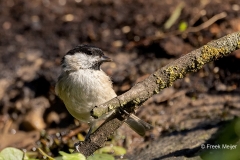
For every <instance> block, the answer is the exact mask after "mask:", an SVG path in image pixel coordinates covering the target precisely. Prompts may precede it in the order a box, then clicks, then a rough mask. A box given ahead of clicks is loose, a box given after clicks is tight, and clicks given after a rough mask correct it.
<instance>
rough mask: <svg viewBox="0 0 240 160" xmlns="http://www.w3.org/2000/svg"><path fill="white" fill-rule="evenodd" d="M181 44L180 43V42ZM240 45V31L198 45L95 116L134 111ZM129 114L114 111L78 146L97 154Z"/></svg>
mask: <svg viewBox="0 0 240 160" xmlns="http://www.w3.org/2000/svg"><path fill="white" fill-rule="evenodd" d="M176 47H177V46H176ZM239 48H240V32H236V33H232V34H229V35H227V36H224V37H222V38H220V39H218V40H215V41H211V42H209V43H207V44H206V45H204V46H202V47H201V48H199V49H196V50H194V51H192V52H190V53H188V54H186V55H185V56H182V57H180V58H179V59H177V60H175V61H174V62H172V63H170V64H168V65H166V66H165V67H163V68H161V69H159V70H157V71H156V72H155V73H153V74H151V75H150V76H149V77H148V78H146V79H145V80H144V81H142V82H139V83H137V84H135V85H134V86H133V87H132V88H131V90H129V91H127V92H125V93H124V94H122V95H120V96H118V97H116V98H113V99H112V100H110V101H108V102H106V103H104V104H102V105H99V106H97V107H95V108H94V109H93V110H92V113H91V114H92V116H93V117H95V118H98V117H100V116H101V115H103V114H105V113H108V112H110V111H112V110H116V109H119V107H121V108H122V109H124V110H126V111H127V112H132V111H133V110H134V109H135V107H137V106H139V105H141V104H142V103H143V102H145V101H146V100H147V99H149V98H150V97H151V96H153V95H154V94H157V93H159V92H160V91H161V90H163V89H164V88H167V87H169V86H172V84H173V82H174V81H176V80H177V79H180V78H183V77H184V76H185V75H186V74H187V73H189V72H196V71H198V70H199V69H201V68H202V67H203V65H204V64H206V63H208V62H211V61H214V60H217V59H219V58H222V57H223V56H227V55H228V54H230V53H231V52H233V51H235V50H237V49H239ZM125 118H126V117H123V116H122V113H120V112H115V114H113V115H111V116H110V117H109V118H108V119H107V120H106V121H105V122H104V123H103V124H102V125H101V126H100V127H99V128H98V129H97V130H96V131H95V132H94V133H92V134H91V135H90V137H89V139H88V140H87V141H84V142H80V143H79V144H78V146H76V149H77V150H78V151H79V152H81V153H83V154H84V155H85V156H89V155H91V154H93V152H94V151H95V150H97V149H99V148H100V147H101V146H102V145H103V143H104V142H105V141H106V140H107V138H108V137H109V136H110V135H111V134H113V132H114V131H115V130H116V129H117V128H119V127H120V126H121V125H122V124H123V122H124V120H125Z"/></svg>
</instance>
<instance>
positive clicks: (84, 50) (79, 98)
mask: <svg viewBox="0 0 240 160" xmlns="http://www.w3.org/2000/svg"><path fill="white" fill-rule="evenodd" d="M111 61H112V60H111V59H110V58H108V57H107V56H105V55H104V54H103V51H102V50H101V49H99V48H97V47H94V46H91V45H78V46H77V47H75V48H74V49H72V50H70V51H68V52H67V54H66V55H65V56H64V57H63V59H62V61H61V67H62V71H61V74H60V76H59V77H58V81H57V83H56V87H55V92H56V95H57V96H59V97H60V98H61V99H62V101H63V102H64V104H65V106H66V108H67V110H68V111H69V113H70V114H71V115H72V116H73V117H75V118H76V119H78V120H79V121H82V122H87V123H90V130H89V133H88V134H90V133H91V129H92V126H93V125H94V123H95V122H96V121H97V120H98V119H94V118H92V117H91V116H90V111H91V110H92V109H93V108H94V107H95V106H98V105H100V104H103V103H105V102H107V101H109V100H111V99H112V98H114V97H116V96H117V95H116V93H115V91H114V90H113V88H112V81H111V79H110V77H109V76H107V75H106V73H105V72H104V71H102V70H101V65H102V64H103V63H104V62H111ZM108 115H110V114H108ZM106 117H107V115H105V116H103V118H106ZM125 122H126V123H127V124H128V125H129V126H130V127H131V128H132V129H133V130H134V131H136V132H137V133H138V134H139V135H141V136H144V135H145V132H146V131H147V130H150V129H152V126H151V125H150V124H148V123H146V122H144V121H143V120H141V119H139V118H138V117H136V116H135V115H134V114H130V116H129V118H128V119H127V120H126V121H125Z"/></svg>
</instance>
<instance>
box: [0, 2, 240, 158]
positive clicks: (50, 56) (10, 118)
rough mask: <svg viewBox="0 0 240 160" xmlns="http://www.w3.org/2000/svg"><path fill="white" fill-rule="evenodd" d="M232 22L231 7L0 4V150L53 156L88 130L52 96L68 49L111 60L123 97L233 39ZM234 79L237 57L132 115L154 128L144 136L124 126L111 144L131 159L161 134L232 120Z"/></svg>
mask: <svg viewBox="0 0 240 160" xmlns="http://www.w3.org/2000/svg"><path fill="white" fill-rule="evenodd" d="M239 17H240V2H239V1H238V0H225V1H220V0H211V1H210V0H186V1H178V0H161V1H160V0H148V1H145V0H114V1H112V0H34V1H24V0H7V1H3V0H2V1H0V27H1V29H0V37H1V38H0V69H1V70H0V134H1V136H0V150H1V149H3V148H5V147H8V146H12V147H17V148H20V149H26V150H27V151H31V150H34V148H35V149H36V146H38V147H42V148H43V150H44V151H46V152H47V153H48V154H49V155H53V156H55V155H57V153H58V151H59V150H67V149H68V147H73V144H74V142H76V141H77V140H82V139H83V138H82V137H84V136H85V134H86V132H87V130H88V126H87V124H83V123H79V122H78V121H76V120H74V118H73V117H72V116H71V115H70V114H69V113H68V112H67V110H66V109H65V106H64V104H63V103H62V102H61V100H59V98H58V97H56V96H55V93H54V85H55V82H56V80H57V77H58V75H59V73H60V62H61V59H62V57H63V56H64V55H65V53H66V52H67V51H69V50H70V49H72V48H73V47H75V46H76V45H78V44H83V43H84V44H92V45H95V46H97V47H99V48H101V49H102V50H103V51H104V52H105V54H106V55H108V56H109V57H111V58H112V59H113V60H114V63H107V64H104V65H103V67H102V68H103V70H104V71H105V72H106V73H107V74H108V75H109V76H111V78H112V80H113V85H114V90H115V91H116V92H117V93H118V94H122V93H124V92H126V91H127V90H129V89H130V88H131V87H132V86H133V85H134V84H135V83H136V82H139V81H142V80H144V79H145V78H146V77H147V76H148V75H149V74H151V73H153V72H154V71H156V70H157V69H158V68H161V67H162V66H165V65H166V64H168V63H170V62H172V61H174V60H175V59H177V58H179V57H180V56H183V55H185V54H187V53H188V52H190V51H192V50H194V49H196V48H199V47H201V46H202V45H204V44H206V43H207V42H209V41H211V40H214V39H218V38H220V37H222V36H224V35H226V34H229V33H232V32H236V31H239V30H240V18H239ZM239 73H240V51H235V52H234V53H232V54H231V55H230V56H228V57H224V58H222V59H221V60H218V61H215V62H212V63H209V64H207V65H205V66H204V67H203V69H201V70H200V71H199V72H197V73H193V74H190V75H188V76H186V77H185V78H183V79H181V80H178V81H176V83H174V85H173V86H172V87H170V88H167V89H164V90H163V91H162V92H161V93H160V94H158V95H155V96H153V97H152V98H151V99H149V100H148V101H147V102H145V103H144V105H143V106H142V107H140V109H139V110H138V112H137V115H138V116H139V117H140V118H142V119H144V120H145V121H147V122H148V123H150V124H152V125H153V126H154V129H153V130H152V131H150V132H148V133H147V135H146V137H140V136H138V135H137V134H136V133H134V132H133V131H132V130H131V129H129V128H128V127H127V126H125V125H124V126H122V127H121V128H120V129H119V130H118V131H117V133H116V134H115V136H114V138H113V140H111V141H110V142H109V143H112V144H114V145H118V146H123V147H124V148H126V149H127V152H128V153H129V154H131V153H132V154H133V153H134V151H136V150H140V149H142V148H145V147H146V146H147V145H149V144H151V143H152V142H153V141H156V140H158V139H159V137H160V136H164V135H167V134H170V133H172V132H175V131H181V130H190V129H192V128H194V127H199V128H201V127H202V126H206V125H207V126H209V125H215V124H219V123H220V122H223V121H229V120H232V119H234V117H238V116H240V110H239V109H240V103H239V102H240V97H239V92H240V88H239V87H240V86H239V78H240V74H239ZM69 131H71V132H69ZM236 135H237V133H236ZM23 139H24V141H23Z"/></svg>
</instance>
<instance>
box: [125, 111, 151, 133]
mask: <svg viewBox="0 0 240 160" xmlns="http://www.w3.org/2000/svg"><path fill="white" fill-rule="evenodd" d="M125 122H126V123H127V124H128V126H129V127H130V128H131V129H132V130H134V131H135V132H136V133H138V134H139V135H140V136H144V135H145V133H146V131H148V130H151V129H153V126H152V125H150V124H149V123H147V122H145V121H143V120H141V119H140V118H138V117H137V116H136V115H134V114H130V116H129V117H128V119H127V120H126V121H125Z"/></svg>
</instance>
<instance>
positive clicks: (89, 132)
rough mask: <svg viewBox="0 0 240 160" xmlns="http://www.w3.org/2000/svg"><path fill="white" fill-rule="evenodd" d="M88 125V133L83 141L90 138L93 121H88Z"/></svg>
mask: <svg viewBox="0 0 240 160" xmlns="http://www.w3.org/2000/svg"><path fill="white" fill-rule="evenodd" d="M89 126H90V128H89V130H88V133H87V135H86V137H85V140H84V141H87V140H88V139H89V138H90V135H91V133H92V130H93V127H94V126H95V123H94V122H89Z"/></svg>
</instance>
